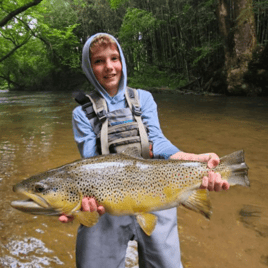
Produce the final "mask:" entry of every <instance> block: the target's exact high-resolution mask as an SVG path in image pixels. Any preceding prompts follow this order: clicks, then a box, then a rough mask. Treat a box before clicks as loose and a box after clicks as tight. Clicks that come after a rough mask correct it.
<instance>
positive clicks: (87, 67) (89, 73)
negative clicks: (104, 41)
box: [82, 33, 127, 101]
mask: <svg viewBox="0 0 268 268" xmlns="http://www.w3.org/2000/svg"><path fill="white" fill-rule="evenodd" d="M99 34H106V33H97V34H95V35H92V36H91V37H90V38H89V39H88V40H87V42H86V43H85V45H84V47H83V54H82V69H83V71H84V73H85V75H86V77H87V79H88V80H89V82H90V83H91V84H92V85H93V86H94V88H95V90H97V91H98V92H100V94H101V95H102V96H103V97H104V98H105V99H106V100H107V101H108V100H112V99H113V98H114V97H111V96H110V95H109V94H108V93H107V91H106V90H105V89H104V88H103V87H102V86H101V85H100V83H99V82H98V80H97V79H96V77H95V75H94V73H93V70H92V68H91V63H90V58H89V47H90V44H91V42H92V40H93V39H94V37H96V36H97V35H99ZM106 35H108V36H110V37H111V38H112V39H113V40H114V41H115V42H116V44H117V47H118V50H119V53H120V58H121V62H122V77H121V80H120V82H119V89H118V92H117V94H116V95H115V97H116V99H118V100H119V99H122V98H123V96H124V94H125V89H126V85H127V67H126V62H125V57H124V54H123V51H122V49H121V46H120V45H119V43H118V42H117V40H116V39H115V38H114V37H113V36H112V35H110V34H106Z"/></svg>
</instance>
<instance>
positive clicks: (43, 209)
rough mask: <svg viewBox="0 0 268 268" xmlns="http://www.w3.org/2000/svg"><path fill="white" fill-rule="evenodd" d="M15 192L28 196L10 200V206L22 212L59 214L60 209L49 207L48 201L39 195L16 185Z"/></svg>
mask: <svg viewBox="0 0 268 268" xmlns="http://www.w3.org/2000/svg"><path fill="white" fill-rule="evenodd" d="M14 191H15V192H17V193H19V194H21V195H23V196H24V197H28V199H26V200H16V201H12V202H11V206H12V207H13V208H15V209H18V210H20V211H22V212H26V213H30V214H34V215H60V214H61V213H60V211H58V210H56V209H55V208H53V207H51V206H50V205H49V203H48V202H47V201H46V200H45V199H44V198H43V197H41V196H39V195H35V194H31V193H28V192H26V191H23V190H22V189H19V187H17V188H16V189H14Z"/></svg>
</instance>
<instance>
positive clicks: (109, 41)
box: [89, 34, 117, 58]
mask: <svg viewBox="0 0 268 268" xmlns="http://www.w3.org/2000/svg"><path fill="white" fill-rule="evenodd" d="M97 46H102V47H105V48H106V47H108V46H115V47H116V48H117V44H116V42H115V40H114V39H113V38H112V37H111V36H109V35H108V34H99V35H97V36H95V37H94V38H93V40H92V41H91V44H90V46H89V58H91V56H92V52H93V51H92V50H93V49H94V48H95V47H97Z"/></svg>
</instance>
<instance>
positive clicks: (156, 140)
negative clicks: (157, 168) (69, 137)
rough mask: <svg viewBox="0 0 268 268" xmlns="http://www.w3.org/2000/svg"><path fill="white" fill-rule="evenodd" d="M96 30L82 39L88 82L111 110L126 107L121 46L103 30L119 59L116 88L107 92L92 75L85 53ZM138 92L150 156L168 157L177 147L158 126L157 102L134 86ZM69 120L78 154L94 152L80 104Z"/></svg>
mask: <svg viewBox="0 0 268 268" xmlns="http://www.w3.org/2000/svg"><path fill="white" fill-rule="evenodd" d="M99 34H103V33H98V34H95V35H93V36H91V37H90V38H89V39H88V40H87V42H86V43H85V45H84V48H83V54H82V68H83V71H84V73H85V75H86V77H87V79H88V80H89V82H90V83H91V84H92V85H93V86H94V88H95V90H97V91H98V92H99V93H100V94H101V95H102V96H103V98H104V99H105V100H106V102H107V106H108V110H109V111H110V112H112V111H114V110H118V109H122V108H126V107H127V102H126V98H125V89H126V86H127V67H126V62H125V58H124V54H123V51H122V49H121V46H120V45H119V43H118V42H117V40H116V39H115V38H114V37H113V36H111V35H108V34H106V35H108V36H110V37H111V38H112V39H113V40H114V41H115V42H116V44H117V47H118V51H119V53H120V59H121V63H122V76H121V80H120V82H119V88H118V92H117V94H116V95H115V96H113V97H112V96H110V95H109V94H108V93H107V91H106V90H105V89H104V88H103V87H102V86H101V85H100V83H99V82H98V80H97V79H96V77H95V75H94V73H93V70H92V68H91V62H90V57H89V48H90V44H91V42H92V40H93V39H94V38H95V37H96V36H97V35H99ZM138 95H139V99H140V107H141V111H142V121H143V123H144V124H146V126H147V127H148V128H149V139H150V140H151V141H152V142H153V154H154V158H168V157H169V156H170V155H172V154H174V153H176V152H178V151H179V150H178V148H176V147H175V146H174V145H172V144H171V142H170V141H169V140H167V139H166V138H165V136H164V135H163V133H162V131H161V129H160V125H159V120H158V114H157V105H156V103H155V101H154V99H153V96H152V94H151V93H149V92H147V91H144V90H141V89H138ZM72 123H73V132H74V138H75V141H76V143H77V145H78V149H79V152H80V154H81V156H82V157H83V158H87V157H92V156H95V155H98V152H97V147H96V134H95V133H94V131H93V127H92V126H91V124H90V122H89V120H88V119H87V117H86V115H85V112H84V111H83V110H82V108H81V106H78V107H76V108H75V109H74V111H73V122H72Z"/></svg>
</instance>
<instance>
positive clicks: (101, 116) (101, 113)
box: [97, 110, 106, 123]
mask: <svg viewBox="0 0 268 268" xmlns="http://www.w3.org/2000/svg"><path fill="white" fill-rule="evenodd" d="M97 117H98V119H99V120H100V121H101V122H102V123H103V122H104V121H105V120H106V111H105V110H102V111H99V112H98V113H97Z"/></svg>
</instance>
